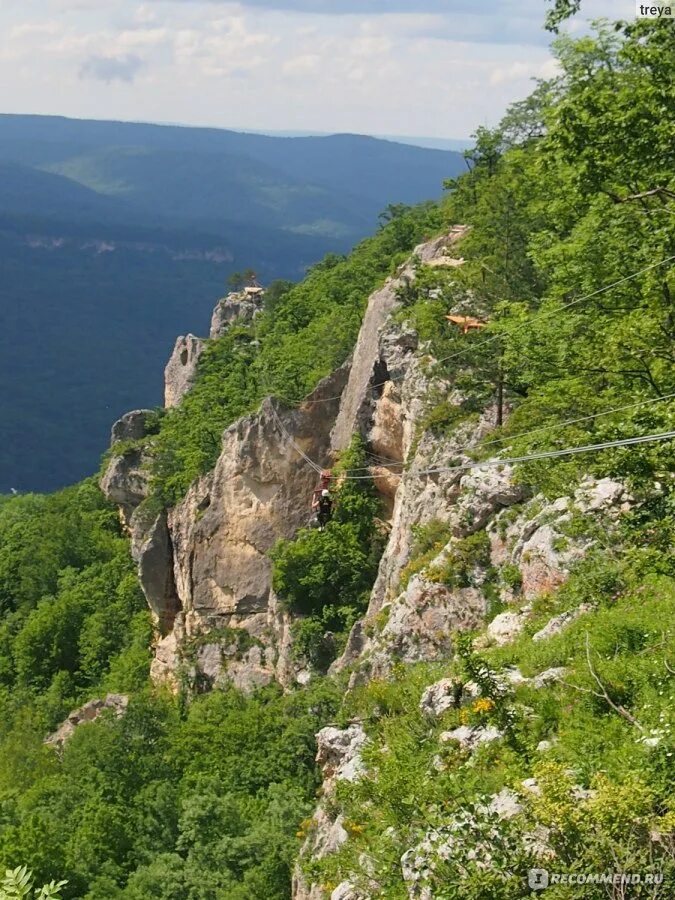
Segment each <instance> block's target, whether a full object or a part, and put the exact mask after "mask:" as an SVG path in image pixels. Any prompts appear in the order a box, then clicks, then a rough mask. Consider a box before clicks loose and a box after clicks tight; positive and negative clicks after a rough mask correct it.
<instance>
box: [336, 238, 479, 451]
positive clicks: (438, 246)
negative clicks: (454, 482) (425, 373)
mask: <svg viewBox="0 0 675 900" xmlns="http://www.w3.org/2000/svg"><path fill="white" fill-rule="evenodd" d="M466 230H467V229H466V228H464V227H463V226H458V227H457V228H454V229H453V230H452V231H451V232H450V233H449V234H445V235H442V236H441V237H439V238H436V239H435V240H433V241H429V242H428V243H426V244H420V246H418V247H416V248H415V250H414V252H413V255H412V258H411V259H410V260H409V261H408V262H407V263H406V264H405V265H404V266H402V267H401V268H400V269H399V272H398V274H397V275H396V277H394V278H389V279H388V280H387V282H386V283H385V285H384V287H382V288H381V289H380V290H379V291H376V292H375V293H374V294H373V295H372V296H371V298H370V300H369V302H368V308H367V309H366V314H365V316H364V319H363V323H362V325H361V330H360V332H359V337H358V340H357V342H356V347H355V348H354V354H353V362H352V368H351V372H350V376H349V382H348V384H347V387H346V389H345V392H344V396H343V398H342V404H341V406H340V412H339V415H338V417H337V421H336V423H335V428H334V429H333V434H332V446H333V449H334V450H336V451H340V450H344V449H345V447H347V446H349V442H350V441H351V439H352V435H353V434H354V433H355V432H361V433H366V432H369V431H370V430H371V428H372V429H375V435H374V441H373V443H374V445H375V447H376V446H377V445H378V434H377V430H378V422H377V418H378V413H377V412H376V409H377V405H378V402H379V401H380V400H384V403H385V405H386V404H388V405H389V411H390V413H391V412H392V410H391V403H390V395H387V394H386V393H385V388H386V387H387V384H386V383H387V382H388V381H389V379H390V378H391V377H392V375H393V374H397V375H400V374H402V367H401V363H403V368H405V367H406V366H407V363H408V362H410V354H411V353H413V352H414V351H415V350H416V349H417V345H418V339H417V335H416V334H415V333H414V332H412V331H411V332H407V333H405V331H403V332H402V331H401V329H400V328H396V327H395V328H393V329H391V330H390V331H389V333H387V330H386V328H385V326H389V325H390V324H391V323H390V322H389V320H390V316H391V313H392V312H393V311H394V309H395V308H396V307H397V306H398V303H399V300H398V297H399V292H400V290H401V288H402V287H404V286H405V284H406V283H407V282H409V281H410V280H412V279H414V278H415V273H416V269H417V267H418V265H420V264H421V263H428V262H430V261H431V260H434V259H436V258H438V257H440V256H443V255H445V254H447V251H448V247H450V246H452V245H453V244H454V243H456V242H457V241H459V240H460V239H461V238H462V237H463V236H464V234H465V233H466ZM388 344H390V346H387V345H388ZM399 405H400V401H399ZM382 414H383V412H382V410H381V411H380V413H379V415H382ZM394 414H395V415H396V413H394ZM397 427H398V430H399V432H400V437H399V440H401V441H402V440H403V426H402V424H401V423H400V422H399V425H398V426H397ZM387 441H388V443H390V440H389V437H387ZM394 443H396V442H394ZM375 447H374V449H375ZM389 449H390V451H391V454H392V455H394V454H397V455H394V459H395V460H397V461H398V460H400V459H402V458H403V457H402V450H403V448H402V447H398V448H397V447H395V446H394V447H393V448H392V447H391V446H390V447H389ZM397 451H398V452H397ZM375 452H378V451H377V449H375Z"/></svg>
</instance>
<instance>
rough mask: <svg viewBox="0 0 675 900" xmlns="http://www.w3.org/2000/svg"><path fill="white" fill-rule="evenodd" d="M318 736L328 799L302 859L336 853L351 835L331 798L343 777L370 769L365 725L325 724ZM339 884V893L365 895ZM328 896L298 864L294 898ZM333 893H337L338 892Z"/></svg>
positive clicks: (355, 777) (319, 760)
mask: <svg viewBox="0 0 675 900" xmlns="http://www.w3.org/2000/svg"><path fill="white" fill-rule="evenodd" d="M316 740H317V747H318V750H317V754H316V761H317V763H318V764H319V766H320V767H321V772H322V775H323V789H322V793H323V798H324V799H323V802H322V803H321V804H320V805H319V807H318V808H317V810H316V812H315V813H314V816H313V817H312V820H311V822H310V824H309V831H308V834H307V838H306V840H305V843H304V845H303V848H302V851H301V859H302V858H304V857H311V858H312V859H323V858H324V857H325V856H327V855H328V854H330V853H336V852H337V851H338V850H339V849H340V847H341V846H342V845H343V844H344V843H345V842H346V841H347V840H348V839H349V834H348V833H347V831H346V829H345V827H344V826H345V820H344V816H342V815H341V814H336V813H335V812H333V811H332V805H331V798H332V797H333V795H334V794H335V791H336V788H337V786H338V784H339V783H340V782H341V781H350V782H354V781H357V780H358V779H359V778H362V777H363V776H364V775H365V771H366V769H365V766H364V764H363V760H362V758H361V753H362V751H363V748H364V747H365V745H366V743H367V740H368V739H367V737H366V733H365V731H364V730H363V726H362V725H360V724H359V723H354V724H352V725H350V726H349V727H348V728H334V727H332V726H331V727H328V728H323V729H322V730H321V731H320V732H319V733H318V734H317V736H316ZM339 887H340V892H339V893H338V894H337V896H339V897H349V896H353V897H360V896H362V895H360V894H357V893H356V891H355V888H354V887H353V886H352V885H347V883H346V882H345V883H343V884H342V885H340V886H339ZM347 887H348V888H349V890H347ZM325 896H326V895H325V892H324V891H323V889H322V888H321V887H320V886H319V885H315V884H307V882H306V880H305V878H304V875H303V873H302V870H301V868H300V866H297V867H296V870H295V873H294V876H293V898H294V900H322V898H324V897H325ZM332 896H335V892H333V894H332ZM364 900H365V898H364Z"/></svg>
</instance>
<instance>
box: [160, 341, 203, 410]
mask: <svg viewBox="0 0 675 900" xmlns="http://www.w3.org/2000/svg"><path fill="white" fill-rule="evenodd" d="M205 347H206V344H205V342H204V341H203V340H201V338H197V337H195V336H194V335H193V334H188V335H186V336H185V337H179V338H178V340H177V341H176V346H175V347H174V348H173V353H172V354H171V357H170V359H169V362H168V363H167V364H166V368H165V369H164V406H165V407H166V408H167V409H170V408H171V407H173V406H178V405H179V404H180V402H181V400H182V399H183V397H184V396H185V395H186V394H187V393H188V391H189V390H190V389H191V388H192V386H193V384H194V383H195V379H196V377H197V366H198V364H199V359H200V357H201V355H202V353H203V352H204V348H205Z"/></svg>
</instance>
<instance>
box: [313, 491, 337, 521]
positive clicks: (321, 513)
mask: <svg viewBox="0 0 675 900" xmlns="http://www.w3.org/2000/svg"><path fill="white" fill-rule="evenodd" d="M312 512H314V513H315V514H316V520H317V522H318V523H319V531H323V529H324V528H325V527H326V525H328V523H329V522H330V520H331V518H332V517H333V501H332V500H331V496H330V492H329V491H328V490H326V489H325V488H324V489H323V490H322V491H321V493H320V494H319V495H318V496H317V497H315V499H314V502H313V503H312Z"/></svg>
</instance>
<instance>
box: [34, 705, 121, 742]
mask: <svg viewBox="0 0 675 900" xmlns="http://www.w3.org/2000/svg"><path fill="white" fill-rule="evenodd" d="M128 705H129V698H128V697H127V696H126V694H108V695H107V696H106V697H105V698H104V699H102V700H90V701H89V703H85V704H84V706H80V707H79V708H78V709H75V710H73V711H72V712H71V713H70V714H69V715H68V718H67V719H66V720H65V721H64V722H63V723H62V724H61V725H60V726H59V727H58V728H57V730H56V731H55V732H54V733H53V734H50V735H49V737H48V738H47V739H46V741H45V743H46V744H49V745H50V746H52V747H56V749H57V750H59V749H61V747H62V746H63V745H64V744H65V742H66V741H67V740H68V739H69V738H71V737H72V735H73V734H74V733H75V730H76V729H77V728H79V726H80V725H84V724H86V723H87V722H95V721H96V719H98V718H99V717H100V716H102V715H103V714H104V713H105V712H106V711H108V710H110V711H111V713H112V714H113V715H115V716H117V717H119V716H123V715H124V713H125V712H126V709H127V706H128Z"/></svg>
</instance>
